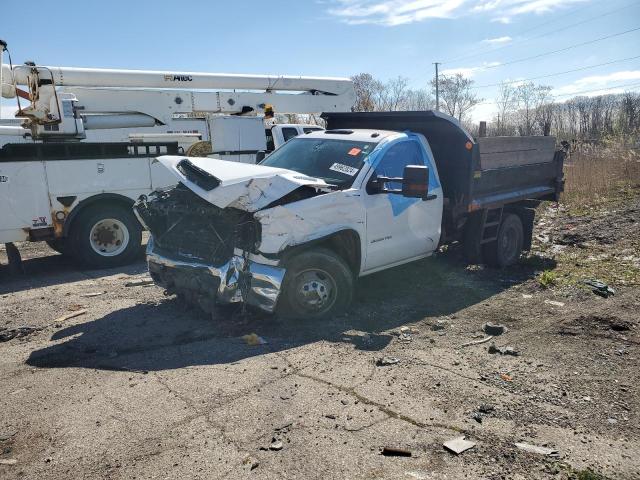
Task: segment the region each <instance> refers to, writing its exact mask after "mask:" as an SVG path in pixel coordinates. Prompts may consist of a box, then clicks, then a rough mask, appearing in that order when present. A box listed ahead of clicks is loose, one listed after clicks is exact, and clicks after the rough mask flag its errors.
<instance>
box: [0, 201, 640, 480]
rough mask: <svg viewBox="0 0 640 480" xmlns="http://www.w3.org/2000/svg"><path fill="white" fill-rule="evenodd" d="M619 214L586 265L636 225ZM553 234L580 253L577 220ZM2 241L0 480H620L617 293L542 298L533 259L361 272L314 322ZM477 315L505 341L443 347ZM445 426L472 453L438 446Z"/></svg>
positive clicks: (638, 460)
mask: <svg viewBox="0 0 640 480" xmlns="http://www.w3.org/2000/svg"><path fill="white" fill-rule="evenodd" d="M630 211H631V213H630V214H629V209H627V210H625V213H624V215H626V216H625V217H624V218H625V220H624V222H622V221H621V222H610V224H608V225H609V227H608V228H610V229H613V230H615V229H616V228H618V226H620V225H621V226H620V227H619V228H625V229H626V230H624V235H618V236H616V235H615V234H614V233H612V232H607V242H608V243H607V242H605V243H602V242H600V243H598V244H597V248H598V249H599V250H598V252H599V253H602V249H603V248H605V249H611V251H613V249H615V248H616V245H617V244H618V242H619V241H623V240H624V239H625V238H628V235H629V234H634V232H635V234H636V235H637V234H638V233H639V231H638V230H639V229H638V220H639V214H638V212H639V211H640V210H639V209H637V208H635V210H634V209H633V208H631V210H630ZM611 214H612V215H613V214H615V212H613V213H611ZM629 215H631V217H630V218H631V220H629V218H628V217H629ZM550 218H551V219H546V220H545V221H546V222H547V223H549V222H552V223H553V222H555V223H553V225H555V228H556V230H558V229H560V230H561V229H562V225H563V223H562V222H563V220H562V216H560V215H554V216H553V217H550ZM572 222H573V223H572V224H571V225H572V226H571V228H572V229H575V228H578V229H577V230H576V232H578V233H579V235H580V238H579V243H580V245H579V247H576V251H578V250H579V251H581V252H584V254H585V255H587V256H588V255H590V252H591V250H590V249H592V248H596V247H591V246H590V243H589V238H590V237H589V235H592V234H590V233H589V228H587V227H584V228H582V226H581V225H582V224H580V220H579V219H577V220H576V219H573V220H572ZM596 223H597V222H596ZM576 225H577V227H576ZM629 229H631V230H629ZM619 237H620V238H619ZM554 238H558V239H560V240H558V244H560V245H561V246H562V248H573V247H571V246H569V247H567V244H569V245H571V244H572V242H574V240H575V239H573V240H572V239H571V238H569V237H567V236H563V234H562V232H561V233H560V234H557V235H555V237H554ZM553 241H554V240H553V239H551V240H550V239H549V238H548V237H545V242H547V243H549V242H551V243H553ZM596 243H597V242H596ZM19 248H20V249H21V251H22V254H23V257H24V258H25V269H26V274H25V275H24V276H20V277H11V276H10V275H9V273H8V271H7V269H6V268H0V299H1V300H0V338H4V339H5V340H6V339H8V338H9V337H12V336H14V335H15V338H11V339H9V340H7V341H4V342H1V343H0V376H1V378H2V381H1V382H0V449H2V450H0V478H3V479H4V478H24V479H36V478H37V479H49V478H51V479H54V478H56V479H58V478H100V479H102V478H105V479H120V478H122V479H124V478H127V479H129V478H138V479H140V478H144V479H146V478H163V479H164V478H180V479H184V478H203V479H204V478H206V479H217V478H228V479H235V478H256V479H283V478H296V479H301V478H305V479H307V478H309V479H311V478H323V479H324V478H332V479H339V478H345V479H360V478H366V479H374V478H379V479H391V478H393V479H458V478H485V479H502V478H509V479H530V478H556V479H566V478H580V479H595V478H625V479H632V478H640V455H639V454H640V421H639V420H640V417H639V415H638V409H639V407H640V400H639V398H640V382H639V379H640V373H639V372H640V370H639V369H638V366H639V365H640V360H639V350H638V341H639V335H638V331H639V330H638V329H639V327H638V324H639V323H640V320H639V318H638V311H640V289H639V288H638V285H637V284H635V285H634V284H633V282H628V281H627V282H626V283H625V284H624V285H622V286H621V285H614V287H616V294H615V296H612V297H609V298H602V297H600V296H597V295H594V294H593V293H591V291H589V290H588V289H587V288H586V287H584V286H581V285H579V284H577V283H569V282H567V283H564V284H560V285H558V286H557V287H552V288H547V289H544V288H541V287H540V285H539V282H538V279H537V277H536V275H537V273H538V272H536V270H537V269H540V266H539V265H537V263H538V264H540V263H541V264H547V263H548V262H553V261H552V260H549V258H548V256H547V257H545V258H542V257H535V256H534V257H533V258H534V259H536V261H533V262H532V261H529V262H525V263H523V265H520V266H518V267H514V268H513V269H510V270H506V271H495V270H490V269H483V268H480V267H466V266H465V264H464V263H463V262H462V261H461V260H460V259H459V253H458V252H457V251H456V249H450V250H449V251H448V252H446V253H441V254H438V255H437V256H435V257H433V258H430V259H427V260H425V261H421V262H417V263H414V264H411V265H407V266H404V267H399V268H396V269H393V270H391V271H388V272H383V273H380V274H376V275H372V276H370V277H366V278H364V279H362V280H361V281H360V282H359V284H358V292H357V296H356V301H355V304H354V305H353V307H352V308H351V309H350V310H349V312H348V313H346V314H345V315H343V316H340V317H337V318H334V319H333V320H331V321H329V322H325V323H322V324H314V323H311V322H303V321H298V322H291V321H290V322H285V321H283V320H279V319H277V318H273V317H270V316H266V315H262V314H259V313H256V312H255V311H247V312H242V311H241V310H239V309H236V308H226V309H220V310H219V311H217V312H216V313H215V314H214V316H213V318H211V317H209V316H205V315H204V314H202V313H200V312H198V311H195V310H191V309H189V308H188V306H185V305H182V304H180V303H179V302H178V301H177V300H176V299H175V298H174V297H166V296H164V295H163V292H162V291H161V290H160V289H159V288H157V287H155V286H153V285H143V284H141V283H143V281H144V280H145V279H148V277H147V275H146V271H145V264H144V262H143V261H142V260H141V261H140V262H139V263H137V264H135V265H133V266H129V267H126V268H123V269H118V270H90V271H87V270H82V269H79V268H77V267H75V266H74V265H73V264H72V263H70V262H69V261H68V260H67V259H66V258H65V257H63V256H60V255H58V254H55V253H54V252H53V251H51V250H49V249H48V248H47V247H46V245H44V244H26V245H20V246H19ZM546 250H547V251H548V250H550V249H549V248H546ZM591 253H592V252H591ZM636 254H637V252H636ZM5 260H6V258H5V257H4V252H3V251H1V252H0V261H3V262H4V261H5ZM572 275H576V272H572ZM625 278H626V277H625ZM128 284H129V285H133V286H127V285H128ZM93 294H96V295H95V296H94V295H93ZM549 302H551V303H549ZM73 313H76V314H78V313H79V315H78V316H75V317H72V318H65V316H68V315H69V314H73ZM485 322H493V323H499V324H503V325H505V326H506V327H507V328H508V331H507V332H506V333H505V334H503V335H501V336H499V337H495V338H494V339H492V341H489V342H485V343H481V344H476V345H470V346H465V347H461V345H462V344H464V343H467V342H473V341H478V340H481V339H483V338H484V333H483V332H482V325H483V324H484V323H485ZM19 327H26V328H22V329H20V328H19ZM401 327H408V330H407V329H404V331H401V330H400V329H401ZM251 333H256V334H257V335H259V336H260V337H262V338H263V339H264V340H265V341H266V343H265V344H263V345H255V346H252V345H248V344H247V343H246V342H245V340H243V339H242V336H243V335H246V334H251ZM492 343H494V344H495V346H496V347H506V346H511V347H513V349H514V350H516V351H517V352H519V355H518V356H513V355H502V354H500V353H494V354H490V353H489V349H490V347H491V345H492ZM383 357H395V358H397V359H398V363H395V364H393V365H388V366H378V365H376V362H377V361H379V360H380V359H381V358H383ZM462 435H464V436H465V437H466V438H467V439H468V440H471V441H472V442H474V443H475V446H474V447H473V448H472V449H470V450H467V451H465V452H464V453H461V454H460V455H454V454H452V453H450V452H448V451H447V450H445V449H444V448H443V446H442V444H443V442H445V441H447V440H449V439H452V438H455V437H458V436H462ZM516 442H525V443H528V444H532V445H536V446H543V447H549V448H550V449H552V450H555V451H557V454H553V455H544V454H541V453H532V452H527V451H523V450H520V449H518V448H516V446H515V445H514V444H515V443H516ZM383 447H393V448H399V449H403V450H407V451H409V452H410V453H411V456H410V457H401V456H386V455H382V454H381V453H380V452H381V449H382V448H383Z"/></svg>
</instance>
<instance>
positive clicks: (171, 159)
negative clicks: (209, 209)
mask: <svg viewBox="0 0 640 480" xmlns="http://www.w3.org/2000/svg"><path fill="white" fill-rule="evenodd" d="M157 160H158V161H159V162H160V163H162V164H163V165H164V166H165V167H167V168H168V169H169V170H170V171H171V172H172V173H173V174H174V175H175V176H176V178H177V179H178V180H179V181H180V182H182V183H183V184H184V185H186V186H187V187H188V188H189V189H191V190H192V191H193V192H194V193H195V194H196V195H198V196H199V197H201V198H203V199H204V200H206V201H207V202H209V203H211V204H212V205H215V206H216V207H219V208H226V207H232V208H237V209H239V210H245V211H247V212H256V211H258V210H261V209H263V208H264V207H266V206H267V205H270V204H271V203H273V202H275V201H276V200H278V199H280V198H282V197H284V196H285V195H287V194H289V193H291V192H293V191H294V190H296V189H297V188H300V187H303V186H309V187H314V188H319V189H326V190H327V191H329V185H328V184H327V183H326V182H325V181H324V180H321V179H319V178H313V177H307V176H306V175H303V174H301V173H299V172H296V171H294V170H287V169H284V168H274V167H266V166H263V165H253V164H249V163H238V162H229V161H226V160H218V159H214V158H203V157H182V156H169V155H165V156H162V157H158V158H157ZM183 161H186V162H189V163H191V165H193V166H195V167H196V169H192V171H191V172H188V173H187V174H185V173H184V172H185V171H186V170H185V168H179V167H178V166H179V165H182V166H183V167H184V166H188V163H182V164H181V162H183ZM198 170H199V171H200V172H202V173H201V174H199V173H198ZM194 172H195V173H194ZM207 174H208V175H209V176H207ZM198 177H201V178H198ZM211 177H214V178H215V180H214V178H211ZM200 179H202V180H204V182H207V181H208V182H209V183H211V182H213V183H217V182H216V180H217V181H218V182H219V184H218V185H217V186H215V187H214V188H211V189H207V188H203V187H202V186H199V185H198V184H197V183H200V184H202V183H203V182H201V181H199V180H200Z"/></svg>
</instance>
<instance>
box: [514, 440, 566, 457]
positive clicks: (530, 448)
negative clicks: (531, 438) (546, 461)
mask: <svg viewBox="0 0 640 480" xmlns="http://www.w3.org/2000/svg"><path fill="white" fill-rule="evenodd" d="M515 446H516V447H517V448H519V449H520V450H524V451H525V452H529V453H537V454H539V455H548V456H556V457H557V456H559V455H560V454H559V453H558V451H557V450H554V449H553V448H547V447H538V446H537V445H531V444H529V443H516V444H515Z"/></svg>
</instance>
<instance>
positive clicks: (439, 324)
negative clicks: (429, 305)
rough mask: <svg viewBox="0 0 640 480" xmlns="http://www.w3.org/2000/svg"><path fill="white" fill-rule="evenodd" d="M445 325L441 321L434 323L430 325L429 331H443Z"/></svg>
mask: <svg viewBox="0 0 640 480" xmlns="http://www.w3.org/2000/svg"><path fill="white" fill-rule="evenodd" d="M446 326H447V324H446V323H445V322H443V321H442V320H437V321H436V323H434V324H432V325H431V330H433V331H434V332H437V331H438V330H444V329H445V327H446Z"/></svg>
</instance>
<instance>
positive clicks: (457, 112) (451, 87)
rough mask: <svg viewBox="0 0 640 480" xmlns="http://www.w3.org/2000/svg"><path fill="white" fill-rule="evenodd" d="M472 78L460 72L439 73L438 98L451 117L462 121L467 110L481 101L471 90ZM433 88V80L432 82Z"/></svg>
mask: <svg viewBox="0 0 640 480" xmlns="http://www.w3.org/2000/svg"><path fill="white" fill-rule="evenodd" d="M472 85H473V80H471V79H470V78H465V77H464V76H463V75H462V74H460V73H456V74H455V75H451V76H449V75H441V76H440V81H439V91H440V99H441V100H442V104H443V105H444V108H445V110H446V111H447V113H448V114H449V115H451V116H452V117H456V118H457V119H458V120H460V121H462V120H463V118H464V117H465V115H466V114H467V112H468V111H469V110H471V109H472V108H473V107H475V106H476V105H477V104H478V103H480V102H481V101H482V99H481V98H478V96H477V95H476V94H475V93H473V92H472V91H471V86H472ZM432 86H433V89H434V90H435V80H434V81H433V82H432Z"/></svg>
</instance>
